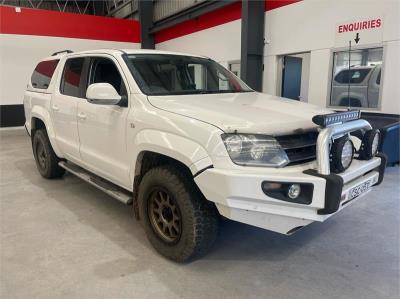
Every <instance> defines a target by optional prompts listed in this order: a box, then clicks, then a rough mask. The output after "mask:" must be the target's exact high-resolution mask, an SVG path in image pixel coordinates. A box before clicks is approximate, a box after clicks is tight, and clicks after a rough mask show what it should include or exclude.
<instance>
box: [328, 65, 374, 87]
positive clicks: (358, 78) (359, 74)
mask: <svg viewBox="0 0 400 299" xmlns="http://www.w3.org/2000/svg"><path fill="white" fill-rule="evenodd" d="M369 72H370V69H358V70H350V71H349V70H343V71H341V72H340V73H339V74H337V75H336V77H335V81H336V82H338V83H342V84H348V83H349V79H350V84H352V83H353V84H354V83H361V82H362V81H363V80H364V79H365V77H366V76H367V75H368V73H369ZM349 76H350V78H349Z"/></svg>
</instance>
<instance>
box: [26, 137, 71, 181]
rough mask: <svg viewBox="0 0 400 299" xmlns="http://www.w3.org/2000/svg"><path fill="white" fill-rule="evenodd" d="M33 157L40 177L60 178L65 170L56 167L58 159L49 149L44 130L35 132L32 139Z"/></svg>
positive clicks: (48, 141)
mask: <svg viewBox="0 0 400 299" xmlns="http://www.w3.org/2000/svg"><path fill="white" fill-rule="evenodd" d="M32 149H33V155H34V156H35V161H36V166H37V168H38V170H39V173H40V174H41V175H42V177H44V178H46V179H54V178H59V177H62V176H63V175H64V173H65V169H64V168H62V167H60V166H59V165H58V162H60V159H59V158H58V157H57V155H56V154H55V153H54V151H53V148H52V147H51V144H50V140H49V137H48V136H47V133H46V131H45V130H43V129H40V130H36V131H34V133H33V138H32Z"/></svg>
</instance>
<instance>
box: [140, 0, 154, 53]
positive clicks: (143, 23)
mask: <svg viewBox="0 0 400 299" xmlns="http://www.w3.org/2000/svg"><path fill="white" fill-rule="evenodd" d="M153 6H154V5H153V1H152V0H139V22H140V37H141V44H142V49H155V45H154V35H153V34H151V33H150V29H151V28H152V27H153Z"/></svg>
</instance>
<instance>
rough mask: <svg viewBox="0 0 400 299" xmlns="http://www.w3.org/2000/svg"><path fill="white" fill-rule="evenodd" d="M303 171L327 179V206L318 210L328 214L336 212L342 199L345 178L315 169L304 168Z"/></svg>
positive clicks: (320, 213) (320, 212) (319, 212)
mask: <svg viewBox="0 0 400 299" xmlns="http://www.w3.org/2000/svg"><path fill="white" fill-rule="evenodd" d="M303 173H305V174H308V175H312V176H316V177H320V178H324V179H325V180H326V186H325V207H324V208H323V209H319V210H318V214H319V215H328V214H332V213H335V212H336V211H337V210H339V207H340V201H341V199H342V190H343V185H344V182H343V178H342V177H341V176H339V175H337V174H333V173H332V174H329V175H323V174H319V173H318V172H317V171H316V170H314V169H307V170H304V171H303Z"/></svg>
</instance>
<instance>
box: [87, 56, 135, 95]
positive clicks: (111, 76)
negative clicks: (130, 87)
mask: <svg viewBox="0 0 400 299" xmlns="http://www.w3.org/2000/svg"><path fill="white" fill-rule="evenodd" d="M93 83H109V84H111V85H112V86H113V87H114V88H115V90H116V91H117V92H118V93H119V95H121V96H126V95H127V91H126V87H125V84H124V81H123V80H122V77H121V74H120V72H119V71H118V68H117V67H116V65H115V64H114V62H113V61H112V60H110V59H108V58H103V57H98V58H97V57H95V58H92V61H91V65H90V75H89V84H88V85H90V84H93Z"/></svg>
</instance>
